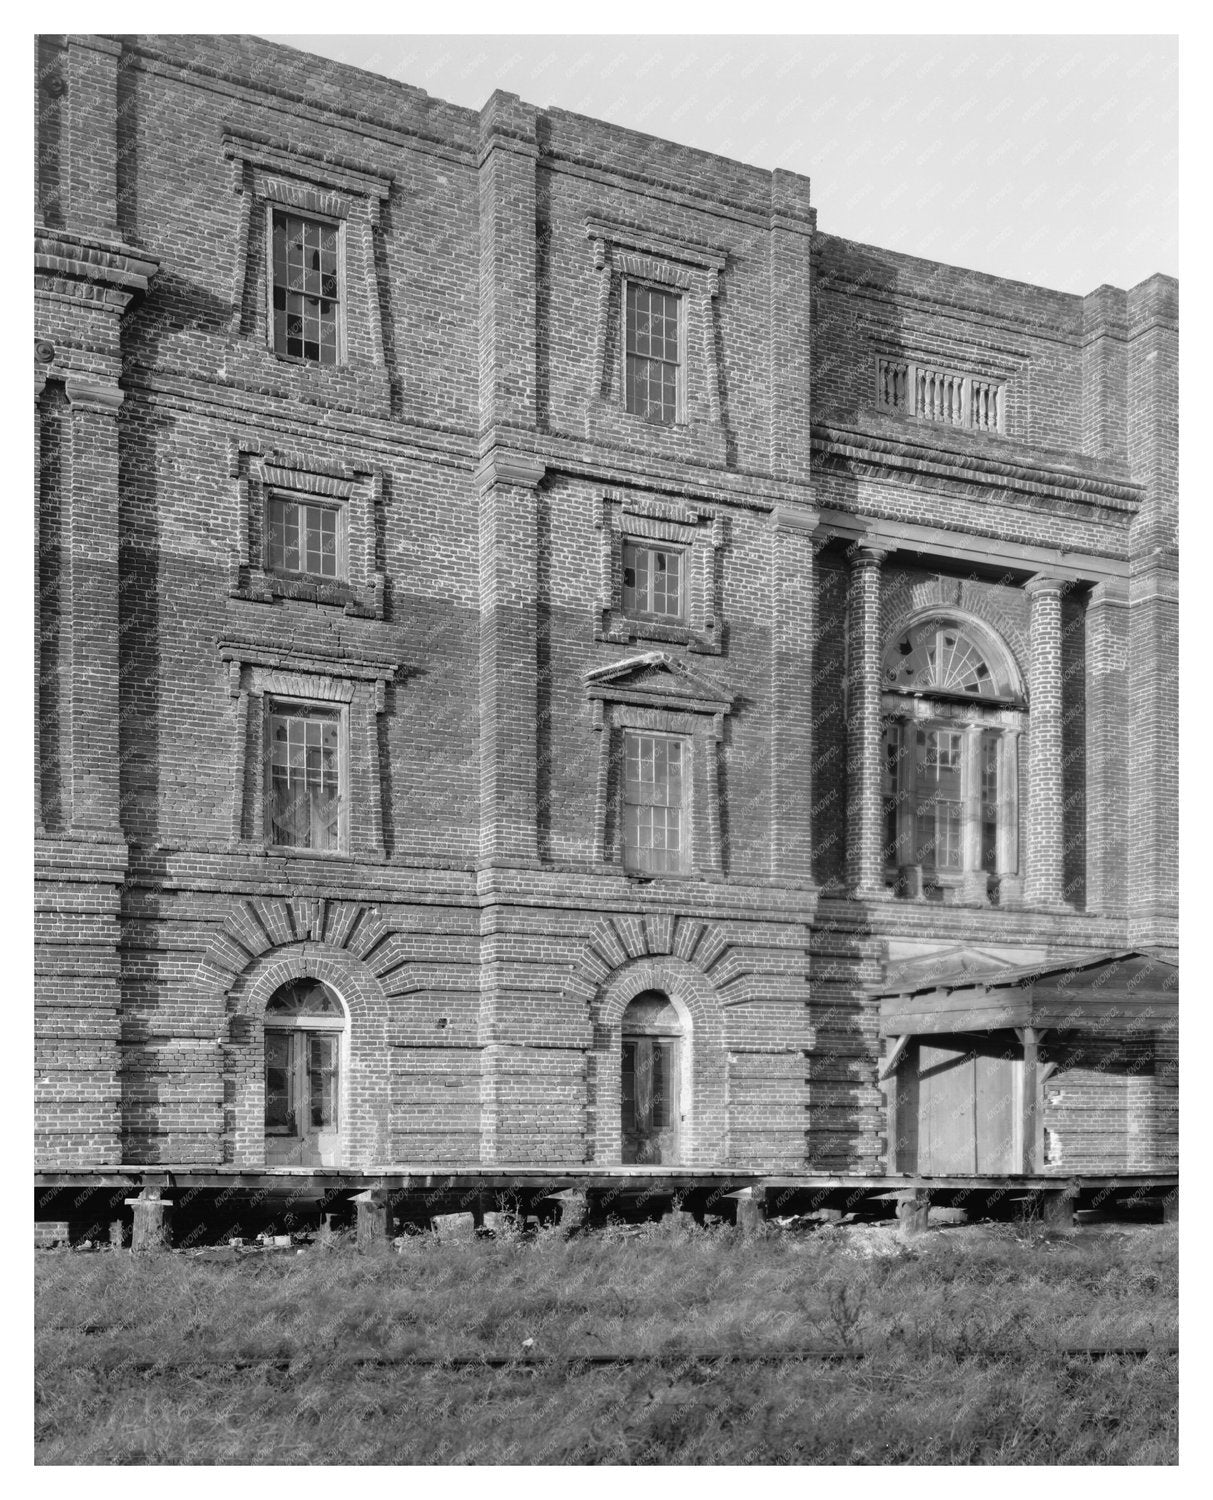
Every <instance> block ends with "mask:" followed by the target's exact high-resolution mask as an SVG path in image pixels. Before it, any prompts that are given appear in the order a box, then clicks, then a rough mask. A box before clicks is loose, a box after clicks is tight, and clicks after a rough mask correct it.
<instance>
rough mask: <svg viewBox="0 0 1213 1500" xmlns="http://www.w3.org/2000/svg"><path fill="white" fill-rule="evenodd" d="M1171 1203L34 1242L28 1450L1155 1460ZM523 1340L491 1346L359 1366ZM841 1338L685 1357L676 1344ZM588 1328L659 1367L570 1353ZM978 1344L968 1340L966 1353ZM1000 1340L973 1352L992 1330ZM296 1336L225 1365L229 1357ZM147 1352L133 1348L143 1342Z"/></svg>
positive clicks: (847, 1460)
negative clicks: (391, 1240)
mask: <svg viewBox="0 0 1213 1500" xmlns="http://www.w3.org/2000/svg"><path fill="white" fill-rule="evenodd" d="M1176 1291H1177V1267H1176V1237H1175V1231H1174V1230H1173V1229H1170V1228H1158V1229H1137V1230H1132V1231H1125V1232H1103V1233H1100V1234H1098V1235H1091V1236H1090V1237H1089V1238H1086V1237H1081V1236H1080V1237H1078V1238H1077V1239H1070V1240H1067V1239H1062V1238H1052V1237H1048V1236H1044V1235H1041V1234H1039V1233H1026V1232H1022V1231H1021V1232H1016V1231H1015V1230H1013V1229H1011V1228H1005V1229H976V1228H975V1229H951V1230H935V1231H932V1232H931V1233H929V1234H928V1235H926V1236H923V1237H922V1238H921V1239H920V1240H919V1241H917V1242H915V1246H914V1248H912V1249H907V1248H905V1247H902V1246H900V1244H899V1242H898V1241H897V1237H896V1231H895V1230H893V1229H892V1228H881V1229H869V1230H866V1231H847V1230H831V1231H821V1232H818V1233H815V1234H806V1235H782V1236H778V1237H771V1238H757V1239H746V1238H742V1237H741V1236H740V1235H738V1234H737V1233H736V1232H735V1231H733V1230H731V1229H727V1228H726V1229H717V1230H714V1231H695V1230H692V1231H679V1232H675V1233H671V1232H669V1231H667V1230H665V1229H663V1228H662V1227H661V1226H653V1228H652V1229H651V1230H646V1231H643V1232H639V1233H632V1234H626V1235H625V1234H622V1233H617V1232H612V1231H607V1232H605V1233H602V1234H598V1235H587V1236H583V1237H580V1238H576V1239H571V1240H565V1239H564V1238H563V1237H562V1236H561V1235H560V1234H559V1233H558V1232H551V1233H547V1234H541V1235H540V1236H539V1238H538V1239H537V1240H533V1241H528V1240H517V1239H506V1240H497V1241H491V1242H489V1241H476V1242H471V1243H468V1244H459V1245H450V1244H447V1245H442V1244H438V1243H436V1242H435V1241H434V1240H433V1238H432V1237H429V1236H426V1237H422V1238H419V1239H417V1240H413V1241H410V1242H408V1243H407V1244H406V1245H405V1247H404V1249H403V1253H401V1254H384V1255H378V1256H360V1255H358V1254H357V1253H356V1252H354V1251H352V1250H350V1249H348V1248H337V1249H335V1250H327V1251H321V1250H319V1249H316V1250H310V1251H307V1252H305V1253H304V1254H302V1255H288V1256H268V1255H267V1256H262V1257H251V1256H249V1257H244V1258H242V1259H239V1260H235V1261H223V1262H220V1261H215V1260H207V1259H205V1258H198V1257H191V1256H187V1255H173V1256H152V1257H134V1256H131V1255H129V1254H127V1253H117V1254H108V1253H106V1254H96V1255H74V1254H69V1253H61V1254H48V1255H43V1256H40V1257H39V1260H38V1270H37V1325H38V1326H37V1387H36V1441H37V1454H38V1460H39V1462H41V1463H47V1464H50V1463H60V1464H62V1463H127V1464H129V1463H178V1464H209V1463H258V1464H259V1463H266V1464H275V1463H389V1464H422V1463H464V1464H466V1463H473V1464H474V1463H586V1464H590V1463H620V1464H623V1463H641V1464H648V1463H718V1464H734V1463H746V1464H751V1463H843V1464H883V1463H945V1464H973V1463H993V1464H1002V1463H1039V1464H1046V1463H1048V1464H1053V1463H1061V1464H1078V1463H1104V1464H1172V1463H1175V1462H1176V1415H1175V1401H1176V1389H1175V1384H1176V1361H1175V1360H1174V1359H1173V1358H1167V1357H1162V1356H1155V1355H1152V1356H1150V1357H1148V1358H1146V1359H1144V1360H1122V1359H1100V1360H1087V1359H1075V1358H1071V1357H1066V1356H1064V1355H1062V1354H1059V1353H1058V1352H1057V1351H1058V1349H1059V1348H1060V1347H1064V1346H1065V1345H1068V1344H1070V1345H1072V1344H1083V1343H1089V1342H1100V1343H1116V1342H1119V1343H1130V1344H1158V1343H1168V1342H1171V1341H1173V1340H1174V1339H1175V1338H1176V1337H1177V1332H1176ZM527 1339H530V1340H533V1343H532V1344H531V1345H530V1346H529V1348H528V1352H530V1353H532V1354H534V1355H538V1356H540V1357H543V1356H553V1357H555V1359H554V1362H553V1364H552V1365H551V1366H550V1367H548V1366H545V1365H543V1364H540V1365H539V1366H538V1367H537V1368H534V1369H520V1368H517V1367H514V1368H509V1367H507V1368H506V1369H503V1370H493V1369H486V1368H477V1369H461V1368H447V1367H443V1366H438V1367H434V1366H409V1365H389V1366H384V1365H382V1364H370V1363H358V1362H357V1361H359V1360H360V1359H361V1360H365V1358H366V1357H367V1356H372V1357H373V1356H379V1357H385V1358H400V1357H401V1356H407V1355H410V1354H424V1355H430V1356H438V1357H441V1358H447V1357H450V1356H454V1355H469V1354H471V1355H477V1354H486V1353H492V1354H497V1353H504V1354H507V1355H508V1354H511V1353H515V1352H517V1353H519V1354H521V1353H522V1352H523V1349H524V1341H525V1340H527ZM823 1342H826V1343H833V1344H837V1345H840V1346H844V1347H846V1346H850V1347H860V1348H862V1349H863V1350H864V1351H865V1358H864V1359H863V1360H862V1361H856V1362H848V1363H840V1364H830V1363H823V1362H821V1361H796V1360H791V1359H789V1360H787V1361H781V1362H776V1363H767V1364H745V1363H741V1362H739V1363H728V1364H715V1365H704V1364H695V1363H690V1362H687V1361H685V1360H679V1359H678V1358H677V1355H678V1354H679V1352H680V1351H682V1352H686V1351H696V1350H702V1349H705V1348H709V1347H711V1348H722V1349H728V1350H730V1351H734V1352H737V1353H745V1352H747V1351H749V1352H763V1353H774V1352H779V1351H782V1350H791V1349H794V1348H796V1347H799V1346H803V1345H805V1344H821V1343H823ZM588 1351H597V1352H654V1353H657V1352H660V1353H664V1354H668V1355H669V1356H670V1359H669V1360H668V1362H665V1363H662V1364H660V1365H654V1364H649V1365H621V1366H606V1367H591V1368H581V1369H575V1370H573V1371H569V1370H567V1369H565V1368H564V1367H563V1365H562V1364H560V1363H559V1360H560V1359H562V1358H564V1357H567V1356H572V1355H576V1354H579V1353H585V1352H588ZM974 1351H986V1352H974ZM988 1351H994V1352H988ZM269 1357H273V1358H278V1359H280V1360H281V1359H289V1361H290V1365H289V1368H282V1367H281V1366H277V1365H274V1364H254V1365H250V1366H247V1367H236V1362H237V1361H241V1360H256V1359H264V1358H269ZM149 1366H150V1368H147V1367H149Z"/></svg>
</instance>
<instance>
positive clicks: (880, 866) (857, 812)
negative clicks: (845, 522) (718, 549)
mask: <svg viewBox="0 0 1213 1500" xmlns="http://www.w3.org/2000/svg"><path fill="white" fill-rule="evenodd" d="M886 555H887V554H886V551H885V549H883V548H881V547H877V546H874V545H873V544H871V543H870V542H867V541H863V542H861V543H860V544H859V545H858V547H857V548H856V550H855V552H854V553H853V554H852V557H851V589H850V597H849V600H848V605H847V885H848V887H849V888H850V891H851V894H852V895H853V896H857V897H861V898H868V899H870V898H873V897H882V896H883V895H884V894H885V889H884V857H883V852H882V847H881V846H882V843H883V838H882V821H883V820H882V816H881V813H882V807H881V803H882V794H881V769H882V768H881V743H880V648H881V638H880V565H881V563H882V562H883V561H884V559H885V557H886Z"/></svg>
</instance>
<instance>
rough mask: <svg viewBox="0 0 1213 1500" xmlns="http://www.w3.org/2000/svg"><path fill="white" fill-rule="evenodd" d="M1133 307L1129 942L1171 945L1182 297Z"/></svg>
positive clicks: (1162, 294) (1147, 287)
mask: <svg viewBox="0 0 1213 1500" xmlns="http://www.w3.org/2000/svg"><path fill="white" fill-rule="evenodd" d="M1128 300H1129V359H1128V364H1129V372H1128V376H1129V378H1128V411H1129V423H1128V431H1129V467H1130V469H1131V471H1132V474H1133V478H1134V479H1135V480H1137V481H1138V483H1140V484H1141V485H1143V486H1144V494H1143V497H1142V503H1141V508H1140V510H1139V511H1138V513H1137V516H1136V517H1135V519H1134V521H1133V525H1132V528H1131V531H1130V553H1131V572H1130V578H1129V721H1128V723H1129V734H1128V744H1129V757H1128V758H1129V789H1128V791H1129V796H1128V802H1129V809H1130V814H1129V848H1130V850H1131V857H1132V861H1133V866H1132V880H1131V883H1130V889H1129V917H1130V922H1131V927H1130V937H1131V941H1134V942H1158V943H1170V942H1174V941H1175V921H1176V917H1177V914H1178V898H1179V890H1178V868H1179V862H1178V859H1177V850H1178V839H1179V761H1178V736H1179V724H1178V720H1179V675H1178V629H1179V618H1178V614H1179V598H1178V584H1179V576H1178V557H1177V551H1176V527H1177V523H1178V503H1179V475H1178V469H1177V455H1178V416H1177V413H1178V319H1179V291H1178V287H1177V285H1176V283H1175V281H1174V280H1172V278H1171V277H1169V276H1152V277H1150V279H1149V280H1148V281H1144V282H1142V283H1141V285H1140V286H1135V287H1133V288H1132V289H1131V290H1130V292H1129V296H1128Z"/></svg>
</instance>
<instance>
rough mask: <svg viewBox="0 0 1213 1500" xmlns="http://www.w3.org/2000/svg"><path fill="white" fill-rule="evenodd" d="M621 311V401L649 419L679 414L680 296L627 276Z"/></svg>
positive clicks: (673, 419) (666, 421) (661, 419)
mask: <svg viewBox="0 0 1213 1500" xmlns="http://www.w3.org/2000/svg"><path fill="white" fill-rule="evenodd" d="M624 300H625V314H624V407H625V410H627V411H629V412H632V413H633V414H635V415H636V416H641V417H644V419H645V420H646V421H648V422H656V423H662V424H665V425H669V424H671V423H674V422H676V421H677V420H678V377H679V370H680V367H681V363H682V356H681V328H680V322H681V317H682V307H681V303H682V298H681V296H680V295H679V294H678V293H677V292H663V291H659V290H658V289H657V288H656V287H650V286H644V285H642V284H640V283H638V282H634V281H629V282H628V283H627V292H626V297H625V299H624Z"/></svg>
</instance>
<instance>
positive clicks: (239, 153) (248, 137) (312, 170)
mask: <svg viewBox="0 0 1213 1500" xmlns="http://www.w3.org/2000/svg"><path fill="white" fill-rule="evenodd" d="M223 154H224V156H226V157H228V158H229V159H231V160H240V161H246V162H251V163H253V164H254V165H256V166H259V167H265V168H266V169H267V170H268V171H271V172H281V173H285V174H286V175H287V176H289V177H302V178H304V179H305V180H306V181H308V182H316V183H322V184H323V185H324V186H326V187H333V188H338V189H340V190H341V191H343V192H346V193H354V194H357V195H358V196H359V197H363V198H378V199H384V198H386V197H387V196H388V195H389V193H390V192H391V190H392V184H393V182H394V181H395V176H394V174H393V173H391V172H388V171H386V170H384V169H383V168H380V167H375V166H372V165H371V164H370V163H368V162H363V161H356V160H354V158H353V157H348V156H339V155H337V154H336V153H335V152H331V151H325V152H319V151H311V150H309V149H308V148H307V147H306V146H301V145H299V144H298V143H296V142H292V141H289V140H275V139H274V138H273V137H272V136H268V135H262V134H261V133H260V132H259V131H253V130H241V129H239V128H238V127H237V126H235V125H230V124H229V125H225V126H224V127H223Z"/></svg>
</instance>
